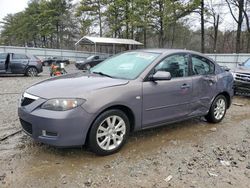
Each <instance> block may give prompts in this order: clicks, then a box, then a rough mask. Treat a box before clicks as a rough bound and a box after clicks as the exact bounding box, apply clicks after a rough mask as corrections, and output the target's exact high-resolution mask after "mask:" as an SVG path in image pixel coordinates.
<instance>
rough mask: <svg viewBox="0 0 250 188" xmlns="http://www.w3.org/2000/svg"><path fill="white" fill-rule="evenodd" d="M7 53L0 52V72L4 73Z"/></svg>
mask: <svg viewBox="0 0 250 188" xmlns="http://www.w3.org/2000/svg"><path fill="white" fill-rule="evenodd" d="M7 55H8V53H1V54H0V73H5V72H6V70H5V62H6V58H7Z"/></svg>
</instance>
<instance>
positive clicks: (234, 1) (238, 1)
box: [226, 0, 244, 53]
mask: <svg viewBox="0 0 250 188" xmlns="http://www.w3.org/2000/svg"><path fill="white" fill-rule="evenodd" d="M226 2H227V5H228V7H229V10H230V13H231V15H232V17H233V19H234V20H235V22H236V23H237V32H236V49H235V52H236V53H239V52H240V44H241V41H240V38H241V28H242V23H243V19H244V16H243V12H244V0H226ZM233 7H235V8H236V9H237V11H238V18H236V15H235V12H234V11H233Z"/></svg>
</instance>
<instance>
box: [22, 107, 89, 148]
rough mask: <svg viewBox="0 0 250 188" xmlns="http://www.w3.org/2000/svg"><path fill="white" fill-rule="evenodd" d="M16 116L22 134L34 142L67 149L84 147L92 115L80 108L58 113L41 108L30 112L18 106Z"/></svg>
mask: <svg viewBox="0 0 250 188" xmlns="http://www.w3.org/2000/svg"><path fill="white" fill-rule="evenodd" d="M28 106H30V105H28ZM18 116H19V118H20V121H21V124H22V128H23V130H24V132H25V133H26V134H28V135H29V136H31V137H32V138H33V139H34V140H36V141H38V142H42V143H45V144H49V145H53V146H58V147H69V146H80V145H84V143H85V140H86V137H87V133H88V130H89V128H90V125H91V122H92V119H91V117H92V116H93V115H91V114H89V113H87V112H86V111H85V110H84V109H83V108H82V107H77V108H75V109H72V110H68V111H63V112H58V111H49V110H44V109H41V108H37V109H35V110H31V111H30V109H29V108H25V107H21V106H20V107H19V108H18Z"/></svg>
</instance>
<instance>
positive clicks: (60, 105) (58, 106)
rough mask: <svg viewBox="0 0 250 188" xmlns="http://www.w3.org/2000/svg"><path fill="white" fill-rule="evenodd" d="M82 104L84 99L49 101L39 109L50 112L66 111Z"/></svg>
mask: <svg viewBox="0 0 250 188" xmlns="http://www.w3.org/2000/svg"><path fill="white" fill-rule="evenodd" d="M84 102H85V100H84V99H50V100H48V101H46V102H45V103H44V104H43V105H42V106H41V108H42V109H46V110H52V111H66V110H70V109H73V108H76V107H78V106H81V105H82V104H83V103H84Z"/></svg>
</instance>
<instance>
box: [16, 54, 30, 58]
mask: <svg viewBox="0 0 250 188" xmlns="http://www.w3.org/2000/svg"><path fill="white" fill-rule="evenodd" d="M13 59H28V57H27V56H26V55H24V54H13Z"/></svg>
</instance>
